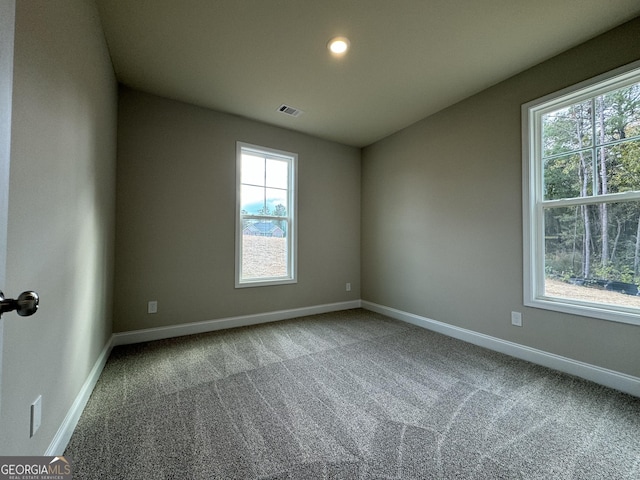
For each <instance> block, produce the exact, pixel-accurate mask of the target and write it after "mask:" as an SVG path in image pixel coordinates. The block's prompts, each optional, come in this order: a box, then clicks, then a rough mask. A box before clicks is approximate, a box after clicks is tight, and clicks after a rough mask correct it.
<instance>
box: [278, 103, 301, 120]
mask: <svg viewBox="0 0 640 480" xmlns="http://www.w3.org/2000/svg"><path fill="white" fill-rule="evenodd" d="M278 111H279V112H282V113H284V114H285V115H289V116H291V117H299V116H300V115H302V114H303V113H304V112H303V111H302V110H298V109H297V108H293V107H290V106H289V105H285V104H282V105H280V106H279V107H278Z"/></svg>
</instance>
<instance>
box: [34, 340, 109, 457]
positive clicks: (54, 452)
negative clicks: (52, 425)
mask: <svg viewBox="0 0 640 480" xmlns="http://www.w3.org/2000/svg"><path fill="white" fill-rule="evenodd" d="M112 342H113V336H112V337H111V338H110V339H109V341H108V342H107V344H106V345H105V346H104V348H103V349H102V352H100V355H99V356H98V360H96V363H95V364H94V365H93V368H92V369H91V372H89V376H88V377H87V379H86V380H85V382H84V384H83V385H82V388H81V389H80V392H79V393H78V395H77V396H76V399H75V400H74V402H73V404H72V405H71V408H70V409H69V411H68V412H67V415H66V417H64V420H63V421H62V424H61V425H60V428H58V431H57V432H56V434H55V436H54V437H53V440H52V441H51V444H50V445H49V448H47V451H46V452H44V455H45V456H47V457H53V456H60V455H62V454H64V450H65V449H66V448H67V445H68V443H69V440H71V435H73V431H74V430H75V428H76V425H78V420H80V416H81V415H82V411H83V410H84V407H85V406H86V405H87V402H88V401H89V397H90V396H91V393H92V392H93V389H94V387H95V386H96V383H97V382H98V379H99V378H100V374H101V373H102V369H103V368H104V366H105V364H106V363H107V359H108V358H109V354H110V353H111V348H112Z"/></svg>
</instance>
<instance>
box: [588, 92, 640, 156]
mask: <svg viewBox="0 0 640 480" xmlns="http://www.w3.org/2000/svg"><path fill="white" fill-rule="evenodd" d="M595 101H596V119H595V120H596V139H597V143H598V144H599V145H602V144H604V143H607V142H612V141H616V140H622V139H624V138H631V137H635V136H637V135H640V131H639V129H640V83H636V84H634V85H630V86H628V87H625V88H621V89H619V90H615V91H613V92H610V93H607V94H606V95H601V96H599V97H597V98H596V100H595Z"/></svg>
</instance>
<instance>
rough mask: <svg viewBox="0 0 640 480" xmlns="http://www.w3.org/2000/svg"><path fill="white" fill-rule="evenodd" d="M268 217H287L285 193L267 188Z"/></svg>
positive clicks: (284, 191)
mask: <svg viewBox="0 0 640 480" xmlns="http://www.w3.org/2000/svg"><path fill="white" fill-rule="evenodd" d="M266 192H267V209H268V215H279V216H286V215H287V191H286V190H278V189H275V188H267V189H266Z"/></svg>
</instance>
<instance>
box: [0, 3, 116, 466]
mask: <svg viewBox="0 0 640 480" xmlns="http://www.w3.org/2000/svg"><path fill="white" fill-rule="evenodd" d="M15 27H16V28H15V57H14V61H15V63H14V82H13V119H12V143H11V172H10V187H9V220H8V247H7V248H8V256H7V281H6V285H3V286H2V287H3V290H4V291H5V293H7V294H11V295H17V294H19V293H20V292H21V291H22V290H25V289H34V290H36V291H38V292H39V293H40V296H41V307H40V310H39V311H38V312H37V313H36V315H34V316H32V317H25V318H21V317H18V316H17V315H16V314H15V313H11V314H7V315H5V316H3V318H4V326H5V332H4V364H3V378H2V397H3V398H2V411H1V413H0V455H9V454H14V455H42V454H43V453H44V452H45V451H46V449H47V448H48V447H49V445H50V443H51V440H52V439H53V437H54V435H55V433H56V431H57V430H58V428H59V427H60V425H61V423H62V421H63V419H64V418H65V415H66V414H67V412H68V411H69V408H70V407H71V405H72V403H73V401H74V400H75V398H76V396H77V394H78V392H79V391H80V388H81V387H82V385H83V383H84V381H85V380H86V378H87V376H88V375H89V372H90V370H91V368H92V367H93V365H94V364H95V362H96V360H97V358H98V356H99V354H100V352H101V351H102V349H103V347H104V346H105V344H106V342H107V341H108V339H109V336H110V334H111V320H112V318H111V317H112V315H111V309H112V307H111V306H112V285H113V275H112V271H113V267H112V265H113V231H114V223H115V222H114V212H115V155H116V144H115V142H116V120H117V116H116V108H117V84H116V81H115V77H114V74H113V70H112V68H111V63H110V60H109V55H108V52H107V47H106V44H105V41H104V38H103V35H102V30H101V27H100V21H99V18H98V13H97V10H96V8H95V6H94V5H93V2H87V1H86V0H66V1H64V2H59V1H55V2H52V1H49V0H29V1H19V2H17V9H16V21H15ZM38 395H42V407H43V411H42V426H41V427H40V430H39V431H38V432H37V433H36V435H35V436H34V437H33V438H29V406H30V404H31V403H32V402H33V401H34V400H35V399H36V397H37V396H38Z"/></svg>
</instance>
